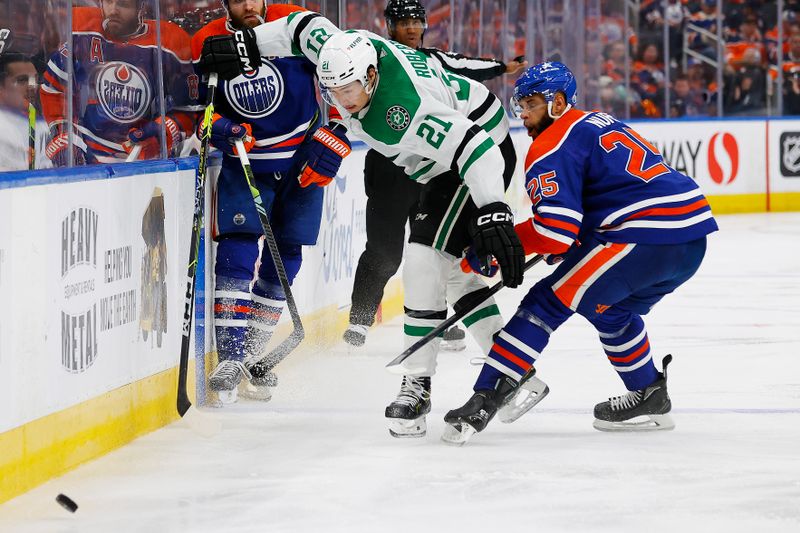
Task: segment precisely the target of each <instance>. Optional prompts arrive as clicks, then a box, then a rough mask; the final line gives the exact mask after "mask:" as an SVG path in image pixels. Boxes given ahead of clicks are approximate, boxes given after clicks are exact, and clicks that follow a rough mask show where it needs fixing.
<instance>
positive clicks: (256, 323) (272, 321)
mask: <svg viewBox="0 0 800 533" xmlns="http://www.w3.org/2000/svg"><path fill="white" fill-rule="evenodd" d="M278 251H279V252H280V254H281V261H282V262H283V268H284V270H285V272H286V278H287V279H288V281H289V284H290V285H291V284H292V283H293V282H294V278H295V277H296V276H297V273H298V272H299V271H300V266H301V265H302V262H303V254H302V247H301V246H300V245H299V244H285V243H278ZM252 298H253V311H252V313H251V315H250V320H249V322H248V324H247V325H248V329H247V335H246V338H245V346H246V350H247V357H248V359H252V360H253V361H258V359H259V358H260V357H261V356H262V355H263V354H264V352H265V349H266V347H267V343H268V342H269V340H270V338H271V337H272V334H273V333H274V332H275V326H276V325H277V324H278V320H280V318H281V313H282V312H283V307H284V305H285V303H286V295H285V294H284V292H283V288H282V287H281V284H280V280H279V279H278V271H277V270H276V268H275V262H274V261H273V260H272V255H270V253H269V249H268V248H267V247H266V246H264V248H263V250H262V253H261V265H260V266H259V268H258V279H257V280H256V283H255V284H254V285H253V292H252Z"/></svg>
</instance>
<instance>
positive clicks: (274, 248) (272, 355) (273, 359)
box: [236, 140, 306, 378]
mask: <svg viewBox="0 0 800 533" xmlns="http://www.w3.org/2000/svg"><path fill="white" fill-rule="evenodd" d="M236 153H237V155H238V156H239V161H241V163H242V169H243V170H244V179H245V180H246V181H247V186H248V187H249V188H250V193H251V194H252V195H253V203H255V206H256V211H258V219H259V220H260V221H261V229H262V230H263V232H264V240H265V241H266V243H267V247H268V248H269V255H270V256H272V262H273V263H274V264H275V270H276V271H277V273H278V280H279V281H280V283H281V288H282V289H283V294H284V296H285V297H286V306H287V307H288V308H289V314H290V315H291V317H292V325H293V326H294V329H293V330H292V332H291V333H290V334H289V336H288V337H287V338H286V339H285V340H284V341H283V342H282V343H280V344H279V345H278V346H277V347H276V348H275V349H274V350H272V351H271V352H269V353H268V354H267V355H265V356H264V357H262V358H261V359H259V360H258V361H257V362H255V363H254V364H253V365H252V366H250V367H248V370H249V371H250V374H252V376H253V377H254V378H263V377H264V376H266V375H267V372H269V371H270V370H272V369H273V368H274V367H275V366H276V365H277V364H278V363H280V362H281V361H283V359H284V358H285V357H286V356H287V355H289V354H290V353H291V352H292V350H294V349H295V348H297V346H298V345H299V344H300V343H301V342H302V341H303V339H304V338H305V336H306V333H305V330H304V329H303V322H302V321H301V320H300V313H299V312H298V311H297V305H296V304H295V302H294V296H292V289H291V287H290V286H289V278H288V277H287V276H286V269H285V268H284V267H283V260H282V259H281V254H280V252H279V251H278V243H277V242H275V234H274V233H273V232H272V226H270V224H269V217H268V216H267V210H266V208H265V207H264V202H262V201H261V192H259V190H258V187H256V185H255V176H254V175H253V169H252V167H251V166H250V160H249V159H248V157H247V151H245V149H244V143H243V142H242V141H241V140H238V141H236Z"/></svg>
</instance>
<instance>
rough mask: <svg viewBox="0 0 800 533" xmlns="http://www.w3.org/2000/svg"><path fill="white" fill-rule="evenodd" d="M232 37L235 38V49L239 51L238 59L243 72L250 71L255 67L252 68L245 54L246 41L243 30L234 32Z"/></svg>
mask: <svg viewBox="0 0 800 533" xmlns="http://www.w3.org/2000/svg"><path fill="white" fill-rule="evenodd" d="M233 38H234V39H235V40H236V51H237V52H238V53H239V61H241V63H242V70H243V71H245V72H252V71H253V70H255V68H253V65H252V63H251V62H250V57H249V56H248V55H247V42H245V38H246V37H245V34H244V32H243V31H241V30H239V31H237V32H235V33H234V34H233Z"/></svg>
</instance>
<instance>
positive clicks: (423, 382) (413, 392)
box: [385, 376, 431, 438]
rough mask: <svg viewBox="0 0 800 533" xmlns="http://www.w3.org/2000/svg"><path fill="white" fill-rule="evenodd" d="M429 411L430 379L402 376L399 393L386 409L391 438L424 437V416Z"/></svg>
mask: <svg viewBox="0 0 800 533" xmlns="http://www.w3.org/2000/svg"><path fill="white" fill-rule="evenodd" d="M430 411H431V378H430V377H419V378H415V377H412V376H403V383H402V384H401V385H400V392H399V393H398V394H397V398H396V399H395V401H393V402H392V403H390V404H389V405H388V406H387V407H386V413H385V416H386V418H388V419H389V434H390V435H391V436H392V437H397V438H406V437H424V436H425V432H426V431H427V426H426V424H425V415H426V414H428V413H429V412H430Z"/></svg>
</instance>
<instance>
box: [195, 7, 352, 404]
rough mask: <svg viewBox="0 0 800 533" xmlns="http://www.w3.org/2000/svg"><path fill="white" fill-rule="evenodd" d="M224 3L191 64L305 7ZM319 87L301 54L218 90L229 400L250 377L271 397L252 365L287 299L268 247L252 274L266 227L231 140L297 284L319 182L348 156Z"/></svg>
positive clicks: (256, 391)
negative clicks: (240, 150)
mask: <svg viewBox="0 0 800 533" xmlns="http://www.w3.org/2000/svg"><path fill="white" fill-rule="evenodd" d="M223 5H224V6H225V8H226V10H227V13H228V16H227V17H226V18H220V19H217V20H214V21H211V22H210V23H209V24H208V25H206V26H205V27H204V28H202V29H201V30H200V31H199V32H198V33H197V34H196V35H195V36H194V38H193V39H192V57H193V59H194V61H198V60H199V58H200V52H201V50H202V47H203V42H204V41H205V40H206V39H207V38H208V37H211V36H218V35H229V34H232V33H234V31H236V30H239V29H245V28H252V27H255V26H257V25H259V24H261V23H263V22H264V21H265V20H266V21H270V20H277V19H279V18H282V17H285V16H287V15H288V14H289V13H292V12H294V11H301V10H303V9H302V8H300V7H297V6H291V5H288V4H271V5H269V6H267V5H266V3H265V2H264V0H223ZM203 86H204V85H203V84H201V87H203ZM315 91H316V79H315V66H314V64H313V63H311V62H310V61H309V60H307V59H305V58H300V57H279V58H275V57H262V58H261V66H260V67H258V68H257V69H256V70H255V71H251V72H247V73H245V74H242V75H240V76H238V77H236V78H234V79H232V80H229V81H220V82H219V85H218V91H217V97H216V102H215V110H216V112H217V113H218V114H216V115H215V116H214V119H213V125H212V128H211V144H212V145H213V146H215V147H216V148H218V149H220V150H222V151H223V152H224V153H225V155H224V156H223V161H222V170H221V172H220V175H219V180H218V182H217V189H216V194H215V205H214V213H213V225H212V230H213V235H214V239H215V240H216V241H217V242H218V246H217V253H216V262H215V266H214V272H215V274H216V282H215V288H214V326H215V332H216V338H217V354H218V356H219V364H218V365H217V367H216V369H215V370H214V371H213V373H212V374H211V376H210V377H209V382H208V384H209V388H210V389H211V390H213V391H216V392H217V393H218V395H219V398H220V401H221V402H222V403H230V402H234V401H236V398H237V386H238V385H239V383H240V382H241V380H242V377H244V376H247V378H248V380H249V383H246V385H248V386H247V388H246V391H247V393H249V396H250V397H253V398H256V399H261V400H268V399H269V398H270V396H271V393H270V388H271V387H273V386H274V385H275V384H276V378H275V375H274V374H273V373H272V372H271V371H268V372H266V373H265V374H264V373H262V374H261V375H255V376H254V375H251V374H250V372H249V369H250V368H252V366H253V365H254V364H255V363H257V362H258V361H259V360H260V359H261V358H263V356H264V352H265V348H266V345H267V342H268V341H269V339H270V337H271V335H272V333H273V331H274V329H275V326H276V324H277V322H278V320H279V318H280V316H281V312H282V310H283V307H284V304H285V301H286V298H285V295H284V292H283V290H282V289H281V285H280V281H279V279H278V274H277V272H276V270H275V265H274V263H273V261H272V257H271V256H270V254H269V249H268V247H267V246H266V245H264V246H263V248H262V253H261V261H260V266H259V268H258V272H257V273H254V270H255V266H256V261H257V260H258V254H259V246H258V240H259V238H260V237H261V235H262V231H263V230H262V228H261V223H260V222H259V219H258V214H257V212H256V209H255V206H254V204H253V197H252V194H251V193H250V190H249V188H248V186H247V182H246V181H245V178H244V173H243V171H242V167H241V163H240V162H239V159H238V157H237V156H236V155H235V148H234V143H235V142H236V141H237V140H243V141H245V146H246V148H247V150H248V153H249V159H250V163H251V165H252V168H253V171H254V173H255V176H256V185H257V186H258V188H259V190H260V192H261V198H262V200H263V201H264V205H265V207H266V208H267V211H268V212H269V214H270V224H271V226H272V229H273V231H274V233H275V238H276V241H277V244H278V249H279V251H280V254H281V258H282V259H283V263H284V266H285V270H286V274H287V277H288V281H289V283H290V284H291V283H292V281H293V280H294V278H295V276H296V275H297V273H298V272H299V270H300V265H301V262H302V246H303V245H313V244H316V242H317V235H318V233H319V228H320V221H321V218H322V200H323V189H322V188H321V186H323V185H327V184H328V183H330V182H331V181H332V180H333V178H334V176H335V175H336V172H337V171H338V169H339V166H340V165H341V162H342V158H343V157H344V156H346V155H347V154H348V153H349V151H350V142H349V140H348V139H347V136H346V135H345V130H344V128H343V127H341V126H339V127H335V126H323V127H320V109H319V105H318V104H317V99H316V92H315ZM201 97H202V95H201ZM333 114H334V113H333V112H332V115H333ZM254 277H255V278H256V279H255V283H252V282H253V278H254ZM251 285H252V289H251Z"/></svg>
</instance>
